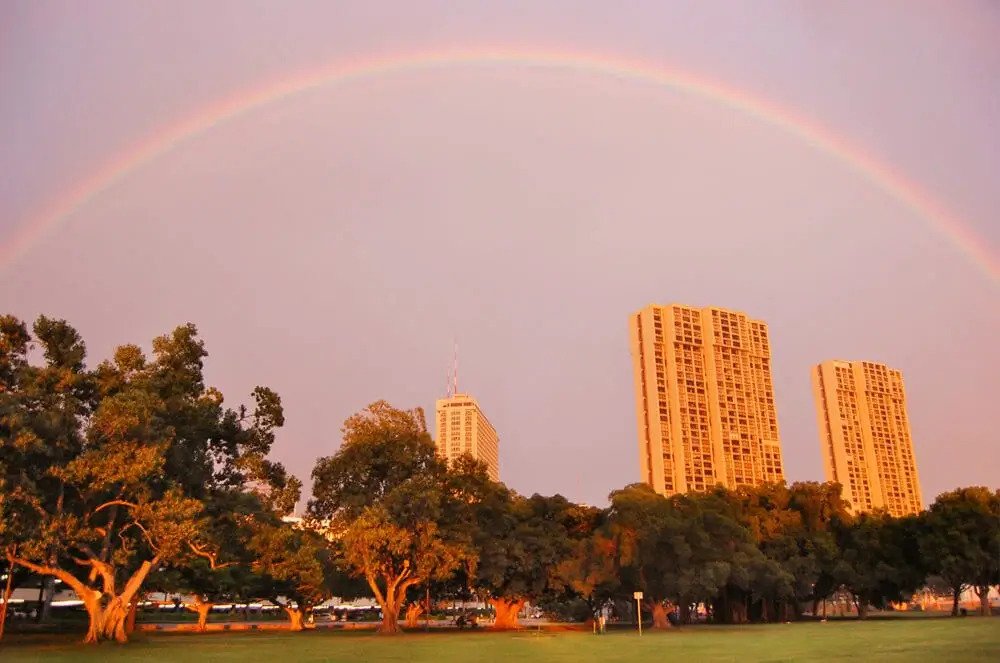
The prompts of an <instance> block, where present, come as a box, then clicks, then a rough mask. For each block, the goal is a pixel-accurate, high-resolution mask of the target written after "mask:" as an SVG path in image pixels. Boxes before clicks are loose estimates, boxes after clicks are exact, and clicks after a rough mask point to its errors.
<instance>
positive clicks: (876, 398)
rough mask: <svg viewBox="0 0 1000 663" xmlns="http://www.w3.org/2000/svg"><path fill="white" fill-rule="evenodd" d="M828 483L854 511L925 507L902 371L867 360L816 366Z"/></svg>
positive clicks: (815, 387)
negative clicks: (840, 490) (837, 488)
mask: <svg viewBox="0 0 1000 663" xmlns="http://www.w3.org/2000/svg"><path fill="white" fill-rule="evenodd" d="M812 383H813V394H814V395H815V397H816V421H817V424H818V425H819V438H820V446H821V449H822V453H823V465H824V467H825V469H826V479H827V481H836V482H838V483H840V484H841V485H842V486H843V488H844V492H843V496H844V499H846V500H847V501H848V502H849V503H850V505H851V510H852V511H855V512H860V511H871V510H872V509H886V510H887V511H888V512H889V513H890V514H892V515H893V516H904V515H907V514H911V513H918V512H920V510H921V509H922V508H923V500H922V498H921V495H920V481H919V479H918V477H917V464H916V461H915V460H914V457H913V440H912V439H911V437H910V422H909V419H908V418H907V415H906V392H905V390H904V389H903V375H902V373H900V372H899V371H897V370H895V369H892V368H889V367H888V366H885V365H883V364H876V363H873V362H868V361H825V362H823V363H822V364H819V365H818V366H815V367H813V369H812Z"/></svg>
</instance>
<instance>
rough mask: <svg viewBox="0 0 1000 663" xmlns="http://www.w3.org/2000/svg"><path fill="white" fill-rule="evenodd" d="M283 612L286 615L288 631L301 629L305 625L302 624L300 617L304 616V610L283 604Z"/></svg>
mask: <svg viewBox="0 0 1000 663" xmlns="http://www.w3.org/2000/svg"><path fill="white" fill-rule="evenodd" d="M285 613H286V614H287V615H288V630H289V631H303V630H305V626H303V624H302V618H303V617H304V616H305V614H304V611H303V610H302V609H301V608H299V607H295V608H293V607H292V606H290V605H286V606H285Z"/></svg>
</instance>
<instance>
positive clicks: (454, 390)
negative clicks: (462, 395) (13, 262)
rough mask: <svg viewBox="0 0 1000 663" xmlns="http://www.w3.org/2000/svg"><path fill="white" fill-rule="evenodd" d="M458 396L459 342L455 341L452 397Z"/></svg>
mask: <svg viewBox="0 0 1000 663" xmlns="http://www.w3.org/2000/svg"><path fill="white" fill-rule="evenodd" d="M456 394H458V340H457V339H456V340H455V363H454V366H453V367H452V373H451V395H452V396H455V395H456Z"/></svg>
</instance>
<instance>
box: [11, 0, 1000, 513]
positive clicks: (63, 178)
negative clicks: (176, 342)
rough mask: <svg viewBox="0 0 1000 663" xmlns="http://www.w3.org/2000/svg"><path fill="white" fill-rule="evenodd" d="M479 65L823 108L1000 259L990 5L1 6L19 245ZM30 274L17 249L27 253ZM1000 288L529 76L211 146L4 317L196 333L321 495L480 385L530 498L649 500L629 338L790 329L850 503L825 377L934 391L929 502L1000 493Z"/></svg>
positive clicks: (798, 380)
mask: <svg viewBox="0 0 1000 663" xmlns="http://www.w3.org/2000/svg"><path fill="white" fill-rule="evenodd" d="M457 48H466V49H478V48H502V49H505V50H508V51H514V52H517V51H518V50H524V51H539V50H542V51H568V50H571V51H576V52H584V53H594V54H605V55H609V56H615V57H620V58H631V59H637V60H642V61H645V62H648V63H650V64H651V65H663V66H670V67H675V68H679V69H682V70H684V71H687V72H691V73H693V74H696V75H703V76H707V77H709V78H711V79H713V80H716V81H719V82H721V83H724V84H726V85H729V86H733V87H737V88H741V89H744V90H747V91H748V92H750V93H752V94H753V95H755V96H757V97H760V98H762V99H766V100H769V101H771V102H773V103H777V104H780V105H783V106H786V107H788V108H791V109H793V110H795V111H796V112H797V113H798V114H799V115H802V116H805V117H808V118H811V119H812V120H814V121H815V122H816V123H818V124H821V125H824V126H826V127H829V128H830V129H831V130H832V131H834V132H836V133H837V134H839V135H842V136H845V137H846V138H848V139H849V140H850V141H851V142H853V143H856V144H859V145H862V146H864V147H865V148H866V149H867V150H868V151H870V152H871V153H872V154H874V155H876V156H877V157H879V158H880V159H882V160H883V161H885V162H886V163H889V164H891V165H892V167H894V168H895V169H896V170H897V171H899V172H901V173H903V174H904V175H905V176H906V177H907V178H908V179H909V180H911V181H912V182H914V183H915V184H916V185H918V186H919V188H920V189H921V190H922V191H924V192H926V193H927V194H929V195H931V196H933V197H934V198H936V199H937V200H939V201H940V202H941V203H942V204H943V205H944V206H945V207H947V209H949V210H951V212H952V213H953V214H954V215H955V216H956V217H957V218H959V219H961V220H962V221H963V222H964V223H965V224H966V226H967V227H968V228H969V229H971V230H972V231H974V232H975V233H976V234H977V235H978V236H979V237H980V241H981V243H982V246H983V247H984V249H985V250H986V251H987V252H988V254H989V255H990V256H992V259H993V260H994V264H996V261H997V255H998V253H1000V216H998V210H1000V177H998V173H1000V76H998V73H997V72H998V71H1000V5H998V4H996V3H992V2H948V3H944V2H921V1H906V2H902V1H899V2H897V1H883V2H877V3H871V2H861V1H847V2H837V3H829V2H819V1H816V2H728V1H727V2H705V1H698V2H690V3H688V2H648V3H647V2H630V3H608V2H594V3H581V2H575V1H574V2H534V1H532V2H495V3H471V2H468V3H455V2H410V1H407V2H398V3H385V2H356V3H333V2H316V3H309V2H296V3H279V2H276V1H274V2H248V1H246V0H241V1H239V2H223V1H213V2H209V3H205V2H177V1H172V2H141V3H137V2H98V1H95V2H87V3H80V2H42V1H36V0H33V1H25V2H19V1H11V0H8V1H6V2H3V3H0V174H2V176H0V243H4V242H9V241H10V240H11V239H12V238H13V237H14V235H15V233H16V232H18V231H19V230H23V225H24V224H26V223H28V222H29V221H30V220H31V219H32V218H33V215H36V214H37V211H38V210H39V209H41V208H44V207H45V206H46V205H47V204H48V203H50V202H51V201H53V200H56V199H58V198H59V197H60V196H61V195H62V194H64V193H65V192H66V191H68V190H70V189H72V187H73V186H75V184H76V183H77V182H79V181H81V180H85V179H86V178H87V177H88V176H90V175H91V174H92V173H93V172H95V169H96V168H98V167H99V166H100V165H101V164H104V163H106V162H107V161H108V160H109V159H113V158H114V157H115V155H116V154H118V153H120V152H121V151H122V150H123V149H126V148H127V146H129V145H131V144H133V143H135V142H136V141H139V140H142V139H143V138H144V137H145V136H148V135H151V134H155V133H156V132H157V131H158V130H159V129H160V128H162V127H164V126H166V125H169V124H170V123H171V122H174V121H176V120H178V119H180V118H184V117H187V116H190V115H191V114H193V113H196V112H198V110H199V109H200V108H203V107H206V106H208V105H210V104H212V103H213V102H214V101H216V100H219V99H222V98H226V97H228V96H231V95H232V94H234V93H235V92H237V91H239V90H241V89H245V88H248V87H253V86H254V85H255V84H259V83H260V82H262V81H266V80H274V79H276V78H277V79H280V78H282V77H284V76H286V75H288V76H291V75H294V74H296V73H299V72H302V71H307V70H310V69H315V68H317V67H319V66H322V65H327V64H332V63H336V62H339V61H349V60H358V59H364V58H366V57H369V56H371V57H375V56H389V55H398V54H402V53H408V52H417V51H422V52H426V51H435V50H449V49H457ZM0 253H2V252H0ZM998 295H1000V289H998V286H997V281H996V280H995V279H994V280H991V279H990V277H989V276H987V275H986V274H985V272H984V270H983V269H981V268H977V267H976V266H975V265H974V264H973V263H972V261H971V260H970V258H969V257H968V256H967V255H966V254H964V253H963V252H962V251H960V250H958V249H957V248H956V246H955V245H954V243H952V242H950V241H949V240H948V239H947V238H946V237H945V235H944V234H942V233H941V232H940V231H938V230H935V229H934V228H933V227H932V225H930V224H929V223H928V221H927V220H926V219H925V218H924V217H922V216H921V215H920V214H918V213H917V212H915V211H914V210H912V209H911V208H909V207H907V206H905V205H903V204H901V203H900V201H898V200H896V199H894V198H892V197H891V196H889V195H888V194H887V193H886V192H885V191H883V190H882V189H880V188H878V187H877V186H875V185H874V184H873V183H872V182H871V181H870V180H869V179H867V178H865V177H864V176H862V175H861V174H859V173H858V172H857V171H855V170H853V169H850V168H848V167H846V166H845V164H844V163H843V162H842V161H840V160H838V159H836V158H834V157H832V156H831V155H830V154H827V153H825V152H823V151H821V150H817V149H816V148H815V147H814V146H811V145H808V144H806V143H804V142H803V141H802V140H801V139H800V138H798V137H796V136H795V135H793V134H791V133H789V132H787V131H784V130H782V129H781V128H780V127H776V126H774V125H771V124H766V123H762V122H760V121H759V120H757V119H755V118H753V117H750V116H747V115H746V114H741V113H740V112H738V111H736V110H734V109H733V108H731V107H728V106H726V105H722V104H719V103H716V102H712V101H710V100H706V99H704V98H700V97H697V96H694V95H692V94H690V93H685V92H684V91H679V90H676V89H671V88H667V87H662V86H655V85H650V84H648V83H645V84H644V83H641V82H636V81H629V80H623V79H621V78H616V77H610V76H606V75H602V74H599V73H594V72H592V73H587V72H581V71H567V70H560V69H552V68H545V67H532V66H525V65H517V64H495V65H489V66H469V65H461V64H457V65H455V66H448V67H440V68H435V69H433V70H404V71H397V72H395V73H390V74H385V75H380V76H374V77H367V78H362V79H359V80H356V81H353V82H349V83H346V84H342V85H331V86H325V87H321V88H318V89H314V90H311V91H308V92H304V93H302V94H298V95H294V96H291V97H288V98H286V99H284V100H281V101H279V102H276V103H273V104H269V105H266V106H263V107H261V108H257V109H255V110H253V111H251V112H249V113H246V114H244V115H241V116H239V117H237V118H235V119H233V120H231V121H228V122H224V123H221V124H219V125H217V126H216V127H214V128H212V129H211V130H209V131H207V132H205V133H203V134H200V135H198V136H195V137H193V138H191V139H190V140H186V141H183V142H182V143H180V144H179V145H178V146H177V147H176V148H175V149H173V150H171V151H169V152H168V153H166V154H165V155H163V156H161V157H159V158H157V159H155V160H153V161H151V162H149V163H147V164H145V165H143V166H142V167H140V168H137V169H135V170H133V171H131V172H130V173H128V174H127V176H126V177H124V178H122V179H121V180H119V181H118V182H117V183H116V184H114V185H113V186H111V187H109V188H107V189H106V190H103V191H101V192H100V193H99V194H98V195H96V196H95V197H94V198H93V199H91V200H90V201H89V202H87V203H86V204H85V205H83V206H81V207H79V208H78V209H76V210H75V211H73V213H72V214H70V215H69V216H68V217H67V218H66V220H65V222H64V223H62V224H61V225H60V226H59V227H58V229H57V232H54V233H52V234H50V235H48V236H46V237H45V238H44V239H42V240H41V241H39V242H37V243H35V244H34V245H32V246H31V247H30V248H29V249H28V250H27V251H26V252H24V253H22V254H21V255H19V256H18V257H16V258H15V259H14V260H11V261H8V263H7V264H3V265H0V310H2V311H4V312H11V313H14V314H16V315H18V316H20V317H22V318H25V319H29V320H31V319H33V318H34V317H35V316H37V315H38V314H40V313H45V314H47V315H52V316H57V317H62V318H66V319H68V320H69V321H70V322H72V323H73V324H74V325H76V326H77V327H78V328H79V329H80V331H81V332H82V333H83V335H84V337H85V339H86V341H87V343H88V347H89V349H90V357H91V363H92V364H94V365H96V363H97V362H98V361H99V360H100V359H103V358H105V357H107V356H108V355H109V354H110V353H111V351H112V348H113V347H114V346H115V345H117V344H120V343H125V342H139V343H142V344H143V345H144V346H145V347H148V346H149V341H150V339H151V338H152V337H153V336H155V335H158V334H161V333H164V332H167V331H169V330H170V329H172V328H173V327H174V326H176V325H178V324H182V323H185V322H188V321H190V322H194V323H195V324H197V326H198V328H199V329H200V331H201V334H202V336H203V337H204V339H205V341H206V343H207V347H208V350H209V353H210V357H209V360H208V364H207V375H208V377H209V380H210V381H211V382H212V383H213V384H215V385H217V386H218V387H220V388H221V389H222V390H223V392H224V393H225V394H226V396H227V398H228V402H229V403H231V404H234V405H235V404H236V403H238V402H240V401H241V400H242V399H245V398H247V397H248V395H249V392H250V390H251V389H252V388H253V386H254V385H255V384H266V385H269V386H271V387H273V388H274V389H276V390H277V391H278V392H279V393H280V394H281V396H282V398H283V400H284V404H285V406H286V415H287V422H288V423H287V426H286V428H285V429H284V431H283V432H282V433H281V436H280V439H279V443H278V444H277V446H276V450H275V455H276V456H277V457H278V458H279V459H280V460H282V461H284V462H285V463H286V464H287V465H288V466H289V467H290V469H291V470H292V471H294V472H295V473H296V474H298V475H299V476H301V477H302V478H303V479H305V480H306V483H307V484H308V483H309V480H308V475H309V472H310V470H311V468H312V465H313V463H314V460H315V459H316V457H318V456H322V455H328V454H330V453H332V452H333V451H335V450H336V448H337V446H338V444H339V440H340V435H339V429H340V425H341V423H342V421H343V420H344V419H345V418H346V417H347V416H348V415H350V414H351V413H353V412H355V411H357V410H358V409H360V408H362V407H364V406H365V405H366V404H367V403H369V402H371V401H373V400H376V399H379V398H385V399H387V400H389V401H391V402H392V403H394V404H396V405H398V406H401V407H412V406H417V405H420V406H423V407H424V408H425V409H427V411H428V413H429V414H430V415H432V414H433V407H434V400H435V399H436V398H438V397H440V396H441V395H442V394H443V392H444V390H445V387H446V374H447V372H448V370H449V368H450V363H451V356H452V343H453V339H456V338H457V340H458V343H459V348H460V349H459V353H460V369H459V386H460V388H461V390H462V391H466V392H468V393H471V394H473V395H474V396H476V398H477V399H478V400H479V402H480V403H481V405H482V406H483V407H484V409H485V411H486V413H487V415H488V416H489V418H490V419H491V421H492V422H493V423H494V425H495V426H496V428H497V430H498V431H499V433H500V438H501V446H500V460H501V477H502V479H503V480H504V481H506V482H507V483H508V484H509V485H510V486H512V487H513V488H515V489H517V490H518V491H521V492H523V493H527V494H530V493H532V492H542V493H556V492H559V493H562V494H564V495H566V496H568V497H570V498H572V499H575V500H582V501H586V502H589V503H592V504H599V505H600V504H604V503H605V501H606V496H607V494H608V492H609V491H611V490H612V489H615V488H617V487H621V486H623V485H625V484H627V483H631V482H634V481H637V480H638V479H639V457H638V449H637V441H636V422H635V415H634V406H633V390H632V389H633V388H632V368H631V360H630V357H629V352H628V333H627V324H626V323H627V317H628V315H629V314H630V313H631V312H633V311H635V310H637V309H638V308H640V307H642V306H644V305H646V304H649V303H653V302H656V303H671V302H680V303H685V304H691V305H695V306H707V305H715V306H722V307H726V308H730V309H736V310H741V311H745V312H747V313H748V314H750V315H751V316H753V317H756V318H760V319H763V320H765V321H766V322H768V324H769V325H770V332H771V338H772V350H773V354H774V373H775V375H774V377H775V390H776V397H777V405H778V416H779V424H780V427H781V441H782V447H783V450H784V457H785V466H786V476H787V478H788V479H789V480H821V479H822V478H823V470H822V462H821V456H820V446H819V437H818V434H817V430H816V423H815V413H814V406H813V401H812V393H811V390H810V384H809V368H810V367H811V366H812V365H813V364H815V363H817V362H819V361H821V360H825V359H831V358H841V359H851V360H855V359H863V360H871V361H880V362H885V363H887V364H889V365H890V366H893V367H895V368H898V369H900V370H901V371H902V372H903V375H904V377H905V380H906V385H907V390H908V396H909V405H910V415H911V420H912V427H913V437H914V440H915V446H916V455H917V463H918V469H919V472H920V476H921V482H922V485H923V490H924V497H925V499H926V500H927V501H930V500H932V499H933V497H934V496H935V495H937V494H938V493H940V492H942V491H944V490H947V489H950V488H953V487H956V486H958V485H968V484H984V485H988V486H991V487H997V486H998V482H997V476H998V474H1000V453H998V448H1000V434H998V432H997V431H998V424H997V421H996V411H997V407H998V395H1000V377H998V375H1000V370H998V369H1000V350H998V349H997V348H998V343H997V339H998V338H1000V296H998Z"/></svg>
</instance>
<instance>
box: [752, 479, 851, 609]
mask: <svg viewBox="0 0 1000 663" xmlns="http://www.w3.org/2000/svg"><path fill="white" fill-rule="evenodd" d="M732 498H733V500H734V503H735V504H736V508H737V511H738V514H739V515H738V517H739V520H740V522H741V523H743V525H744V526H745V527H746V528H747V529H748V530H749V531H750V534H751V537H752V538H753V541H754V542H755V544H756V545H757V547H758V548H759V549H760V551H761V552H762V553H763V554H764V556H765V558H766V559H767V560H769V561H770V563H769V564H761V563H759V562H758V563H757V565H756V574H755V582H754V583H753V584H754V590H753V593H754V595H755V596H756V601H755V603H754V606H753V607H754V610H753V611H752V612H753V613H755V615H756V616H757V618H760V619H764V620H767V621H774V620H777V619H782V620H786V619H790V618H791V617H793V616H794V617H798V616H799V604H800V602H803V601H810V600H811V601H813V602H814V606H815V603H816V602H817V601H818V600H819V599H822V598H825V597H826V596H828V595H829V593H830V592H831V591H832V590H833V584H832V583H831V582H829V581H826V580H825V576H828V575H829V573H830V571H831V570H832V568H833V564H834V562H835V559H836V553H837V547H836V541H835V540H834V536H833V532H832V529H831V527H832V524H833V523H834V522H840V521H843V520H844V519H846V518H847V517H848V515H847V504H846V502H844V501H843V500H842V499H841V497H840V486H839V484H835V483H824V484H819V483H813V482H807V483H795V484H792V486H791V487H786V486H785V485H784V484H765V485H761V486H753V487H749V486H748V487H742V488H740V489H739V490H737V491H735V493H733V494H732ZM814 610H815V608H814Z"/></svg>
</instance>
